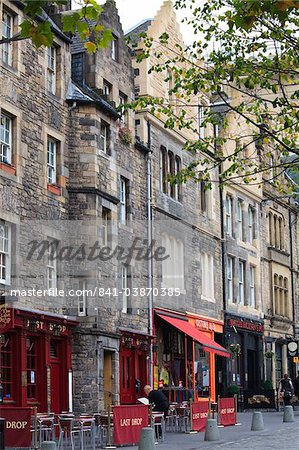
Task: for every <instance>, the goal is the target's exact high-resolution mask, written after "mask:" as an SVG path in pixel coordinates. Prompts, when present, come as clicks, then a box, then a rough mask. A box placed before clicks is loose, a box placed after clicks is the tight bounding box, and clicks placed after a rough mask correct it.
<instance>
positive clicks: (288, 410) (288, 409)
mask: <svg viewBox="0 0 299 450" xmlns="http://www.w3.org/2000/svg"><path fill="white" fill-rule="evenodd" d="M294 421H295V419H294V411H293V406H291V405H287V406H285V407H284V410H283V422H294Z"/></svg>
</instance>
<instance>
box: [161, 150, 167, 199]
mask: <svg viewBox="0 0 299 450" xmlns="http://www.w3.org/2000/svg"><path fill="white" fill-rule="evenodd" d="M160 187H161V191H162V192H164V194H167V193H168V187H167V150H166V148H165V147H163V146H161V147H160Z"/></svg>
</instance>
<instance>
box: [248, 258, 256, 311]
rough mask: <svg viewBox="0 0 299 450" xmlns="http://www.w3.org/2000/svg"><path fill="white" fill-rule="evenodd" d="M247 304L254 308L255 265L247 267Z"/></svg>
mask: <svg viewBox="0 0 299 450" xmlns="http://www.w3.org/2000/svg"><path fill="white" fill-rule="evenodd" d="M249 306H252V307H253V308H255V306H256V305H255V267H254V266H250V268H249Z"/></svg>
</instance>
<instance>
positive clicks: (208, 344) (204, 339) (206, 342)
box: [158, 314, 231, 358]
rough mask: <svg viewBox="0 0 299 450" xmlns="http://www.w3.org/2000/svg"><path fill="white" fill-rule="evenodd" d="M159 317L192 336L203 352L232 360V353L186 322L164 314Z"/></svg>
mask: <svg viewBox="0 0 299 450" xmlns="http://www.w3.org/2000/svg"><path fill="white" fill-rule="evenodd" d="M158 317H160V318H161V319H163V320H165V321H166V322H168V323H170V325H172V326H173V327H175V328H177V329H178V330H180V331H182V332H183V333H185V334H187V335H188V336H190V337H191V338H192V339H194V340H195V341H197V342H199V343H200V344H202V348H203V350H205V351H207V352H211V353H216V354H217V355H220V356H225V357H226V358H230V356H231V355H230V353H229V352H228V351H227V350H225V348H223V347H221V345H219V344H217V342H215V341H213V339H211V338H209V337H208V336H207V335H206V334H205V333H203V332H202V331H199V330H198V329H197V328H195V327H194V326H193V325H191V324H190V323H189V322H187V321H185V320H180V319H175V318H174V317H168V316H164V315H162V314H158Z"/></svg>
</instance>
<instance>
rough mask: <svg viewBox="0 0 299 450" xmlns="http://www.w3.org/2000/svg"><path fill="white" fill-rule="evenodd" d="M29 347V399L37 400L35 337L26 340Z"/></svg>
mask: <svg viewBox="0 0 299 450" xmlns="http://www.w3.org/2000/svg"><path fill="white" fill-rule="evenodd" d="M26 347H27V399H36V398H37V342H36V339H35V338H33V337H28V338H27V340H26Z"/></svg>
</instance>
